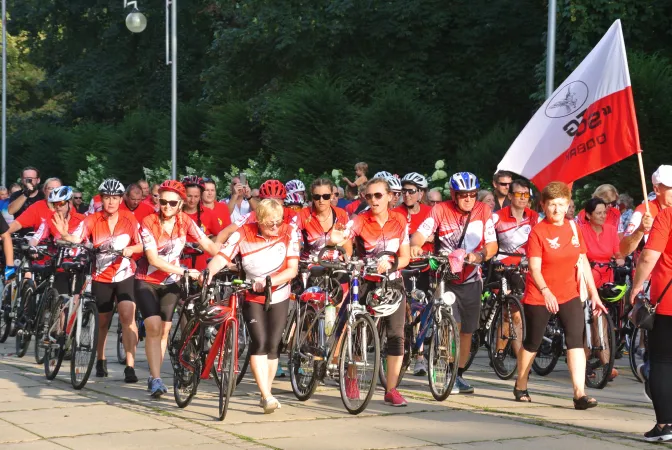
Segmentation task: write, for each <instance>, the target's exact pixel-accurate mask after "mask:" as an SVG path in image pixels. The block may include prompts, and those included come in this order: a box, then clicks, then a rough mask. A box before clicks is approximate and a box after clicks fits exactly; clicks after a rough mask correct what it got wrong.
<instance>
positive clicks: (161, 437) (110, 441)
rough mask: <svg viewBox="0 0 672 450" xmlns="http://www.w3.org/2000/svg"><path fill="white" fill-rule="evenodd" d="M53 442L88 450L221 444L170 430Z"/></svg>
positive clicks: (75, 437)
mask: <svg viewBox="0 0 672 450" xmlns="http://www.w3.org/2000/svg"><path fill="white" fill-rule="evenodd" d="M53 441H54V442H55V443H57V444H60V445H63V446H65V447H67V448H70V449H74V450H78V449H82V450H86V449H91V448H105V447H111V446H113V447H114V448H115V449H117V448H135V449H139V448H143V449H144V448H159V447H161V448H176V447H192V446H193V447H196V446H198V447H200V446H201V445H206V444H220V445H222V444H221V443H220V442H218V441H216V440H214V439H211V438H208V437H206V436H201V435H199V434H197V433H192V432H190V431H185V430H179V429H169V430H143V431H132V432H123V433H105V434H92V435H88V436H74V437H68V438H56V439H53Z"/></svg>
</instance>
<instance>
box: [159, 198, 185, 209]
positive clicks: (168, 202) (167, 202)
mask: <svg viewBox="0 0 672 450" xmlns="http://www.w3.org/2000/svg"><path fill="white" fill-rule="evenodd" d="M179 203H180V201H179V200H165V199H163V198H162V199H160V200H159V205H161V206H167V205H170V207H171V208H176V207H177V205H178V204H179Z"/></svg>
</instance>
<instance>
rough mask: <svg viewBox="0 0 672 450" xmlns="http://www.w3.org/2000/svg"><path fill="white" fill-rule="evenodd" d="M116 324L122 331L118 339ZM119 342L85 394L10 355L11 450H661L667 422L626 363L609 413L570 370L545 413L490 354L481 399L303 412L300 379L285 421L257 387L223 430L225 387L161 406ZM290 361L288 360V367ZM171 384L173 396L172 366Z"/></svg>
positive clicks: (327, 404) (318, 402)
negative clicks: (584, 397) (132, 373)
mask: <svg viewBox="0 0 672 450" xmlns="http://www.w3.org/2000/svg"><path fill="white" fill-rule="evenodd" d="M115 327H116V323H115V325H113V327H112V330H113V331H114V330H115V329H116V328H115ZM115 345H116V334H115V333H114V332H112V333H110V335H109V339H108V349H107V356H108V358H109V361H108V370H109V371H110V376H109V378H105V379H99V378H95V377H93V375H92V377H91V379H90V380H89V383H88V384H87V386H86V387H85V388H84V389H83V390H81V391H75V390H73V389H72V387H71V386H70V382H69V368H70V367H69V362H68V361H64V363H63V366H62V368H61V373H60V374H59V376H58V377H57V379H56V380H54V381H51V382H49V381H47V380H46V378H45V377H44V372H43V368H42V366H38V365H36V364H35V361H34V358H33V354H32V345H31V351H30V352H29V353H28V354H27V355H26V356H25V357H24V358H22V359H19V358H16V357H15V356H13V352H14V339H13V338H9V339H8V341H7V342H6V343H4V344H0V399H2V402H0V448H2V449H5V448H17V449H56V448H72V449H90V448H170V447H199V448H225V449H228V448H232V449H233V448H238V449H240V448H242V449H256V448H279V449H305V448H319V449H321V450H328V449H374V448H375V449H393V448H394V449H397V448H404V449H440V448H446V449H491V448H495V449H509V448H511V449H513V448H515V449H521V450H522V449H528V448H529V449H543V450H553V449H561V450H566V449H568V448H577V449H578V448H590V449H591V450H599V449H610V450H617V449H625V448H650V447H653V445H652V444H648V443H646V442H643V441H642V440H641V435H642V434H643V433H644V432H645V431H647V430H649V429H650V428H651V427H652V426H653V424H654V421H655V417H654V413H653V408H652V406H651V404H650V403H649V402H648V401H646V398H645V397H644V396H643V394H642V389H643V386H642V384H640V383H638V382H637V381H636V380H635V378H634V377H633V375H632V373H631V372H630V369H629V366H628V365H627V364H628V363H627V360H626V359H621V360H617V367H618V369H619V371H620V373H621V375H620V376H619V377H618V378H617V379H616V380H615V381H614V382H612V383H609V385H608V386H607V388H605V389H604V390H601V391H600V390H589V394H590V395H592V396H594V397H595V398H597V399H598V400H599V401H600V406H599V407H598V408H595V409H592V410H588V411H575V410H574V409H573V406H572V401H571V395H572V393H571V385H570V382H569V376H568V372H567V366H566V365H565V364H564V363H562V362H560V363H559V364H558V366H557V367H556V369H555V371H554V372H553V373H552V374H551V375H550V376H548V377H538V376H535V375H532V377H531V379H530V385H529V390H530V395H531V396H532V399H533V403H531V404H525V403H517V402H514V401H513V394H512V387H513V381H512V380H511V381H501V380H499V379H498V378H497V377H496V376H495V375H494V373H493V372H492V370H491V369H490V368H489V367H488V359H487V350H486V349H485V348H482V349H481V351H480V352H479V355H478V356H477V358H476V361H475V363H474V365H473V366H472V369H470V371H469V372H467V376H466V377H465V378H466V379H467V380H468V381H470V382H472V383H473V385H474V386H475V388H476V392H475V394H473V395H462V396H459V395H457V396H453V395H451V396H450V397H449V398H448V399H447V400H446V401H445V402H443V403H438V402H436V401H434V400H433V398H432V397H431V394H430V393H429V390H428V387H427V379H426V377H413V376H410V375H409V376H407V377H406V378H405V379H404V381H403V383H402V386H401V388H400V390H401V391H402V393H403V394H404V395H405V396H406V399H407V400H408V401H409V406H408V407H406V408H392V407H389V406H386V405H385V404H384V403H383V391H382V389H380V388H379V389H378V391H377V392H376V395H375V396H374V398H373V400H372V401H371V403H370V404H369V407H368V409H367V410H366V411H365V412H364V413H362V414H360V415H359V416H351V415H350V414H348V413H347V412H346V411H345V409H344V407H343V405H342V403H341V399H340V397H339V395H338V390H337V387H336V385H335V383H333V382H331V381H327V384H326V386H321V387H320V388H318V390H317V392H316V393H315V395H314V397H313V398H312V399H310V400H309V401H307V402H300V401H298V400H296V398H295V397H294V395H293V394H292V392H291V388H290V385H289V378H288V377H285V378H279V379H276V382H275V383H274V386H273V388H274V394H275V395H276V397H277V398H278V399H279V400H280V402H281V404H282V409H280V410H278V411H276V412H275V413H274V414H270V415H264V414H263V413H262V411H261V409H259V407H258V403H259V396H258V393H257V391H256V387H255V385H254V382H253V380H252V379H251V377H249V375H248V377H246V379H245V380H243V382H242V383H241V385H240V386H239V387H238V388H237V389H236V392H235V395H234V397H233V398H232V400H231V404H230V407H229V412H228V414H227V417H226V420H225V421H224V422H219V421H217V419H216V417H215V416H216V414H217V404H218V399H217V391H216V387H215V384H214V381H212V380H209V381H203V382H201V384H200V385H199V391H198V393H197V395H196V398H195V399H194V400H193V402H192V403H191V404H190V405H189V406H188V407H187V408H186V409H180V408H178V407H177V406H176V405H175V402H174V400H173V396H172V388H171V391H170V392H169V394H168V395H166V396H164V397H163V398H162V399H161V400H158V401H156V400H152V399H150V398H149V396H148V394H147V391H146V382H145V380H146V377H147V376H148V368H147V363H146V360H145V357H144V345H142V344H141V346H140V349H139V351H138V363H137V365H136V370H137V373H138V376H139V377H140V382H139V383H137V384H135V385H127V384H124V382H123V369H124V368H123V367H122V366H120V365H119V364H117V363H116V357H115V355H116V350H115ZM283 361H284V358H283ZM163 369H164V376H163V377H164V381H165V382H166V385H168V386H169V388H170V387H171V386H172V373H171V369H170V366H169V364H167V363H166V364H164V368H163Z"/></svg>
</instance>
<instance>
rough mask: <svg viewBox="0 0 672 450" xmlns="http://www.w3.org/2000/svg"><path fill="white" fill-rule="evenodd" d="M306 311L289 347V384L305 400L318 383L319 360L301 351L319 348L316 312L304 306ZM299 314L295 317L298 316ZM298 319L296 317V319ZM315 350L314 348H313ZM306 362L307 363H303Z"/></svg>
mask: <svg viewBox="0 0 672 450" xmlns="http://www.w3.org/2000/svg"><path fill="white" fill-rule="evenodd" d="M304 309H305V311H304V312H303V313H302V314H301V324H296V326H295V327H294V337H293V338H292V342H291V346H290V347H289V364H288V366H289V367H288V369H289V384H290V385H291V386H292V392H294V396H295V397H296V398H297V399H298V400H300V401H302V402H305V401H306V400H308V399H309V398H310V397H312V396H313V394H314V393H315V390H316V389H317V385H318V381H319V379H318V372H319V370H318V365H319V364H320V363H319V362H318V361H315V360H314V359H313V358H310V357H308V358H305V359H303V358H302V356H301V355H302V354H303V353H304V352H303V351H301V349H303V350H304V351H308V350H310V349H317V348H318V344H317V343H318V336H317V333H318V330H317V328H319V327H316V325H317V320H316V314H317V313H316V312H315V310H314V309H313V308H310V307H304ZM298 316H299V315H298V314H297V315H295V316H294V317H295V318H298ZM295 320H296V319H295ZM313 351H314V350H313ZM303 362H305V364H302V363H303Z"/></svg>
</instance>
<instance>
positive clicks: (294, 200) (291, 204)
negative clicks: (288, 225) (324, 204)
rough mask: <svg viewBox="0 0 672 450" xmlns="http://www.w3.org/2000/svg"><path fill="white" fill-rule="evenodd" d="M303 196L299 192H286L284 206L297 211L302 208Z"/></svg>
mask: <svg viewBox="0 0 672 450" xmlns="http://www.w3.org/2000/svg"><path fill="white" fill-rule="evenodd" d="M303 203H304V197H303V196H302V195H301V194H300V193H299V192H294V193H293V194H290V193H289V192H288V193H287V196H286V197H285V202H284V206H285V209H289V210H292V211H294V212H295V213H298V212H299V211H301V210H302V209H303Z"/></svg>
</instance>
